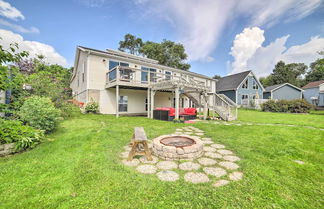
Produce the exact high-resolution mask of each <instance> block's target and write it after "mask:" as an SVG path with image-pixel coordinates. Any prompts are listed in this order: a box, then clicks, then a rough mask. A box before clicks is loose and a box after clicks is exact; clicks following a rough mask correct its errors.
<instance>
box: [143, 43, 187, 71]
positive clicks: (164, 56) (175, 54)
mask: <svg viewBox="0 0 324 209" xmlns="http://www.w3.org/2000/svg"><path fill="white" fill-rule="evenodd" d="M139 51H140V53H141V54H143V55H144V56H146V57H147V58H150V59H155V60H158V61H159V63H160V64H162V65H166V66H169V67H174V68H178V69H181V70H188V69H189V68H190V64H188V63H185V60H186V59H187V57H188V55H187V54H186V53H185V49H184V46H183V45H182V44H180V43H175V42H173V41H169V40H163V41H162V42H161V43H155V42H151V41H147V42H145V43H144V45H143V47H141V49H140V50H139Z"/></svg>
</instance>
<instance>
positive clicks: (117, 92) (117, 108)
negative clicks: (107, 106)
mask: <svg viewBox="0 0 324 209" xmlns="http://www.w3.org/2000/svg"><path fill="white" fill-rule="evenodd" d="M118 117H119V85H117V86H116V118H118Z"/></svg>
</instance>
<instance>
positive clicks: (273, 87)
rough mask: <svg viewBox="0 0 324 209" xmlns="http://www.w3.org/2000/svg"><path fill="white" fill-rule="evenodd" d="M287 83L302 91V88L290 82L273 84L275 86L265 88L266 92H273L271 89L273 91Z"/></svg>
mask: <svg viewBox="0 0 324 209" xmlns="http://www.w3.org/2000/svg"><path fill="white" fill-rule="evenodd" d="M285 85H288V86H291V87H293V88H295V89H297V90H300V91H302V89H301V88H298V87H297V86H294V85H292V84H290V83H282V84H276V85H273V86H268V87H267V88H265V90H264V93H266V92H271V91H273V90H274V89H276V88H278V87H281V86H285Z"/></svg>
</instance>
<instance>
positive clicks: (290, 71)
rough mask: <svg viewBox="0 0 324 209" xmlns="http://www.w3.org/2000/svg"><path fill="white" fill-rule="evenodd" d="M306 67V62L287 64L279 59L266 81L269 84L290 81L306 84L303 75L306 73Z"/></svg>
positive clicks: (291, 82)
mask: <svg viewBox="0 0 324 209" xmlns="http://www.w3.org/2000/svg"><path fill="white" fill-rule="evenodd" d="M306 69H307V66H306V65H305V64H304V63H290V64H285V63H284V62H283V61H279V62H278V63H277V64H276V66H275V68H274V69H273V72H272V73H271V75H270V77H269V78H267V79H268V80H266V82H268V84H269V85H276V84H282V83H290V84H293V85H295V86H299V87H300V86H302V85H304V81H303V79H302V78H301V76H302V75H303V74H305V72H306Z"/></svg>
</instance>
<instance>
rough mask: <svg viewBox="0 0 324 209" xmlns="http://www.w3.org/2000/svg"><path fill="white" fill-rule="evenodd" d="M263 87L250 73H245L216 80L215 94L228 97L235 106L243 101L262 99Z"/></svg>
mask: <svg viewBox="0 0 324 209" xmlns="http://www.w3.org/2000/svg"><path fill="white" fill-rule="evenodd" d="M263 90H264V89H263V86H262V84H261V83H260V81H259V80H258V78H257V77H256V76H255V75H254V73H253V72H252V71H250V70H249V71H245V72H241V73H237V74H233V75H229V76H225V77H222V78H220V79H218V81H217V83H216V92H217V93H219V94H224V95H226V96H227V97H229V98H230V99H231V100H232V101H233V102H235V103H236V104H237V105H241V104H242V100H245V99H262V95H263Z"/></svg>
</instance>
